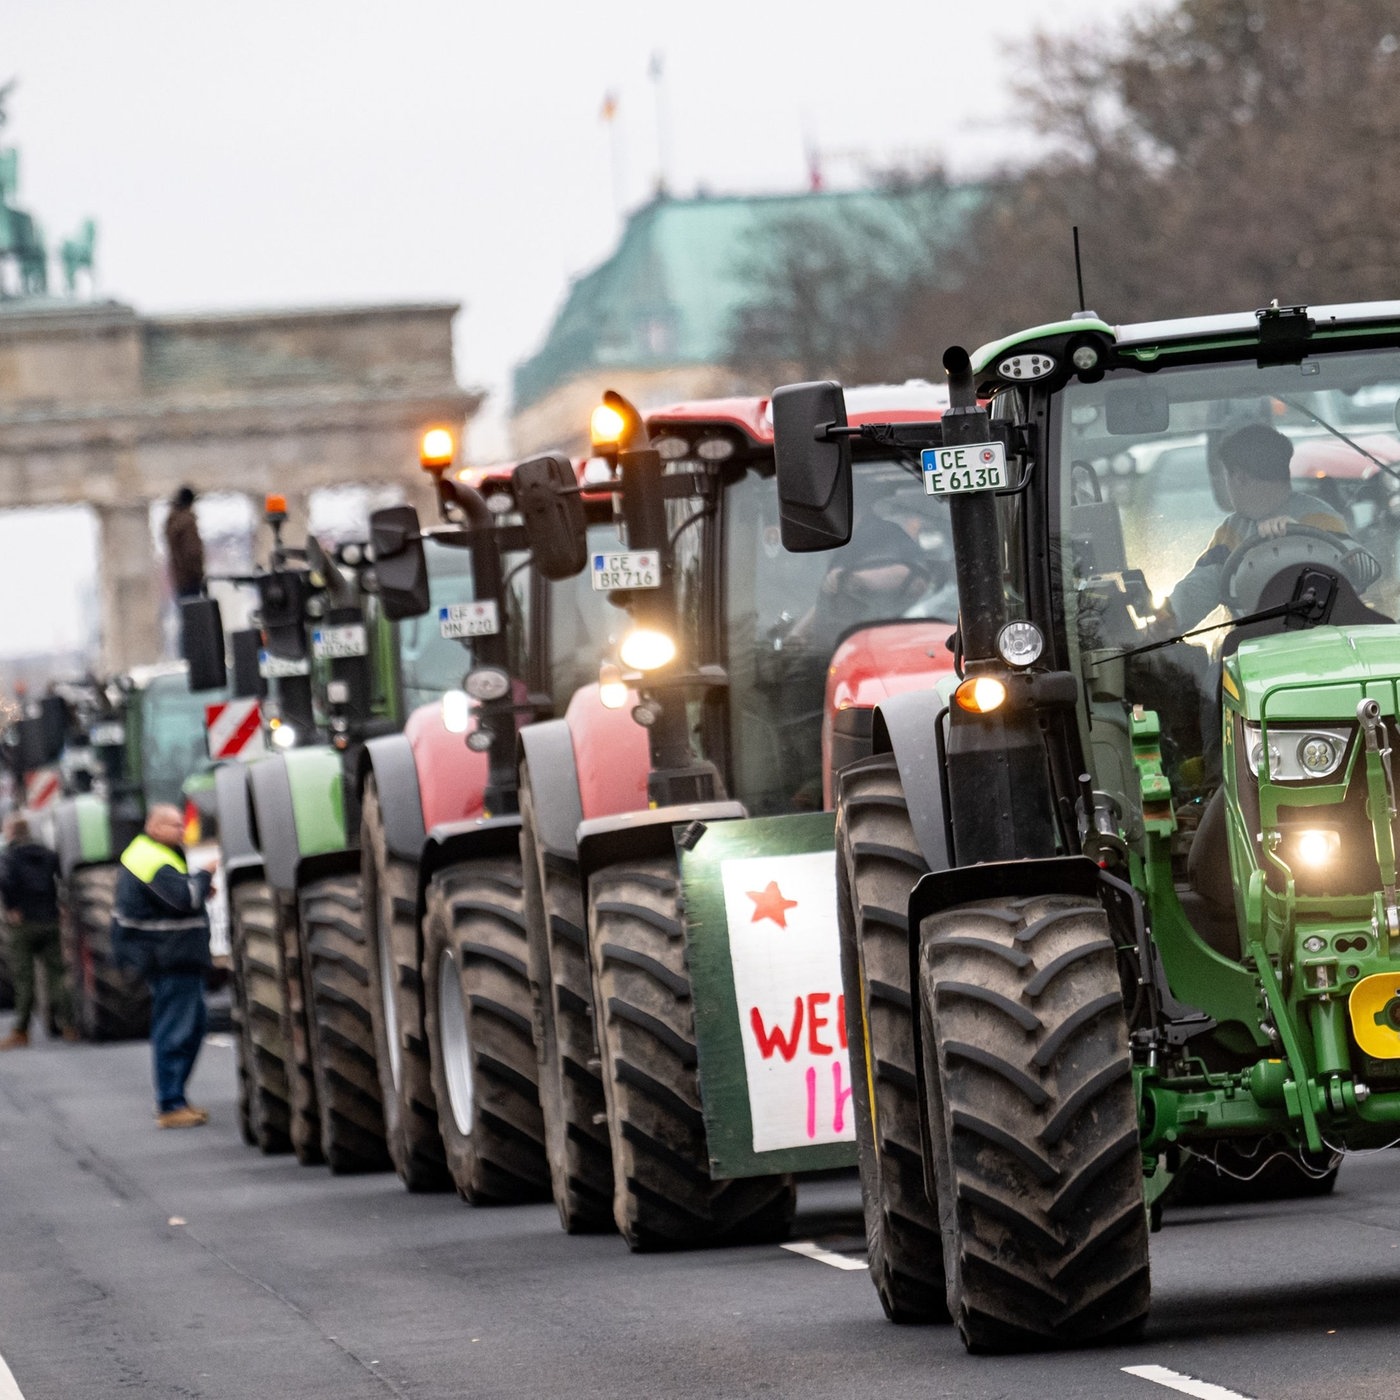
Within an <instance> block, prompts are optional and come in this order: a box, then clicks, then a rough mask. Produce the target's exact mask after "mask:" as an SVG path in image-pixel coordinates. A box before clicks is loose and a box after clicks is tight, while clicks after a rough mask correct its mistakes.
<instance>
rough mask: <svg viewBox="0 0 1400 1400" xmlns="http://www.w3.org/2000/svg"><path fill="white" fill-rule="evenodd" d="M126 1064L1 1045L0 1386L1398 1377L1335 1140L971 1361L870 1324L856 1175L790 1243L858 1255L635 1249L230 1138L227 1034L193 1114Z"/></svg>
mask: <svg viewBox="0 0 1400 1400" xmlns="http://www.w3.org/2000/svg"><path fill="white" fill-rule="evenodd" d="M7 1020H8V1018H0V1033H3V1031H4V1030H5V1029H7V1024H6V1022H7ZM148 1074H149V1069H148V1061H147V1051H146V1049H145V1047H144V1046H141V1045H118V1046H104V1047H92V1046H69V1045H49V1044H45V1043H43V1042H39V1043H37V1044H36V1045H34V1046H32V1047H31V1048H30V1049H28V1050H24V1051H17V1052H12V1053H9V1054H5V1055H0V1358H3V1363H4V1364H0V1400H14V1397H15V1396H16V1395H20V1396H23V1397H25V1400H110V1397H113V1396H119V1395H123V1394H132V1395H138V1396H141V1397H151V1400H159V1398H160V1397H166V1396H172V1397H173V1396H180V1397H210V1398H211V1400H212V1398H214V1397H217V1400H234V1397H238V1398H239V1400H243V1398H244V1397H258V1398H259V1400H261V1398H262V1397H308V1398H315V1400H319V1397H327V1398H328V1400H329V1397H335V1398H336V1400H359V1397H375V1398H376V1400H379V1397H385V1396H405V1397H413V1400H433V1397H448V1396H451V1397H466V1396H470V1397H473V1400H478V1398H479V1400H491V1398H492V1397H501V1400H507V1397H508V1400H522V1398H528V1397H537V1396H538V1397H546V1396H550V1397H552V1396H560V1397H578V1400H592V1397H614V1396H645V1397H678V1398H679V1397H749V1396H754V1397H760V1396H761V1397H765V1400H771V1398H772V1397H787V1396H793V1397H802V1400H819V1397H826V1396H831V1397H850V1396H855V1395H878V1396H880V1397H881V1398H882V1400H885V1398H886V1397H888V1398H889V1400H897V1398H898V1397H906V1396H908V1397H915V1396H917V1397H919V1400H935V1398H936V1397H942V1396H958V1397H963V1398H965V1400H983V1397H985V1400H992V1397H1008V1396H1036V1397H1120V1396H1121V1397H1130V1400H1131V1397H1141V1400H1152V1397H1154V1396H1157V1397H1170V1396H1171V1395H1173V1394H1180V1393H1188V1394H1197V1395H1204V1396H1207V1397H1214V1400H1228V1397H1229V1396H1230V1395H1238V1396H1248V1397H1254V1400H1284V1397H1307V1398H1308V1400H1316V1397H1317V1396H1319V1395H1328V1396H1331V1397H1346V1400H1352V1397H1358V1398H1360V1397H1370V1396H1377V1397H1379V1396H1385V1397H1387V1398H1388V1400H1389V1397H1393V1396H1394V1395H1395V1393H1396V1390H1397V1386H1398V1385H1400V1379H1398V1378H1397V1370H1400V1342H1397V1323H1396V1317H1397V1313H1400V1206H1397V1191H1396V1187H1397V1185H1400V1154H1395V1153H1381V1154H1377V1155H1375V1156H1372V1157H1368V1158H1358V1159H1352V1160H1349V1161H1348V1162H1347V1163H1346V1164H1345V1166H1344V1167H1343V1169H1342V1175H1341V1180H1340V1183H1339V1185H1338V1188H1337V1191H1336V1193H1335V1195H1333V1196H1332V1197H1331V1198H1330V1199H1327V1200H1324V1201H1321V1202H1311V1203H1306V1204H1297V1205H1294V1204H1287V1203H1281V1204H1274V1205H1261V1206H1253V1207H1243V1208H1230V1209H1223V1208H1221V1209H1213V1210H1206V1209H1198V1210H1194V1211H1182V1212H1179V1213H1178V1214H1176V1215H1175V1216H1169V1217H1168V1222H1167V1225H1166V1228H1165V1229H1164V1230H1163V1231H1162V1232H1161V1233H1160V1234H1158V1235H1156V1236H1154V1237H1153V1259H1152V1263H1153V1277H1154V1309H1153V1315H1152V1320H1151V1322H1150V1324H1149V1328H1148V1332H1147V1336H1146V1338H1145V1339H1144V1341H1143V1342H1141V1343H1140V1344H1137V1345H1134V1346H1131V1347H1124V1348H1101V1349H1097V1350H1091V1351H1081V1352H1070V1353H1061V1354H1054V1355H1042V1356H1026V1357H1013V1358H987V1357H970V1356H967V1355H966V1354H965V1353H964V1352H963V1349H962V1347H961V1345H960V1344H959V1343H958V1341H957V1339H956V1337H955V1336H954V1334H953V1333H952V1331H951V1329H949V1328H947V1327H919V1328H901V1327H894V1326H892V1325H890V1324H889V1323H887V1322H886V1321H885V1320H884V1318H883V1316H882V1314H881V1312H880V1307H879V1303H878V1302H877V1300H876V1297H875V1292H874V1290H873V1289H872V1288H871V1286H870V1282H869V1278H868V1276H867V1274H866V1273H865V1271H864V1269H863V1268H862V1267H860V1262H861V1261H862V1260H863V1253H862V1250H863V1241H862V1240H861V1238H860V1234H859V1231H860V1210H859V1205H860V1202H859V1189H858V1187H857V1185H856V1183H855V1181H854V1178H853V1177H842V1178H838V1179H826V1180H822V1181H818V1182H813V1183H811V1184H807V1185H804V1187H803V1189H802V1193H801V1200H800V1206H799V1217H798V1222H797V1229H796V1233H795V1235H794V1239H795V1240H798V1241H804V1240H805V1241H815V1242H816V1243H817V1245H818V1246H819V1247H821V1248H825V1249H827V1250H829V1251H831V1252H832V1253H833V1254H834V1255H835V1256H836V1262H839V1263H844V1264H847V1265H854V1266H855V1267H845V1268H842V1267H836V1266H835V1263H833V1262H823V1261H822V1260H821V1259H816V1258H812V1257H804V1256H803V1255H799V1254H796V1253H793V1252H792V1251H790V1250H785V1249H780V1248H778V1247H775V1246H769V1247H762V1248H750V1249H738V1250H727V1251H708V1252H698V1253H691V1254H673V1255H653V1256H646V1257H639V1256H632V1255H629V1254H628V1253H627V1250H626V1248H625V1246H624V1245H623V1244H622V1243H621V1241H620V1240H619V1239H617V1238H616V1237H613V1236H594V1237H582V1238H570V1237H567V1236H565V1235H564V1234H563V1233H562V1232H561V1231H560V1229H559V1226H558V1222H557V1219H556V1217H555V1214H554V1211H553V1209H552V1207H549V1206H526V1207H514V1208H504V1209H492V1210H473V1209H471V1208H470V1207H467V1206H464V1205H462V1204H461V1203H460V1202H458V1201H457V1200H456V1198H455V1197H451V1196H410V1195H408V1194H407V1193H406V1192H405V1191H403V1189H402V1188H401V1187H400V1185H399V1183H398V1181H397V1180H396V1179H395V1178H394V1177H392V1176H367V1177H346V1178H334V1177H332V1176H331V1175H330V1174H329V1173H328V1172H327V1171H326V1170H325V1169H324V1168H304V1167H299V1166H297V1165H296V1163H295V1162H294V1161H293V1160H292V1159H291V1158H289V1157H263V1156H260V1155H259V1154H258V1153H257V1152H255V1151H253V1150H252V1149H250V1148H247V1147H245V1146H243V1145H242V1143H241V1141H240V1140H239V1137H238V1132H237V1127H236V1123H235V1120H234V1105H233V1052H232V1049H231V1048H230V1046H229V1044H228V1042H227V1038H226V1037H214V1038H213V1039H212V1040H211V1043H210V1044H209V1045H207V1046H206V1048H205V1051H204V1055H203V1058H202V1060H201V1064H200V1067H199V1070H198V1071H197V1073H196V1078H195V1081H194V1084H193V1085H192V1090H193V1095H194V1097H195V1100H196V1101H197V1102H200V1103H203V1104H205V1105H206V1106H207V1107H209V1108H210V1109H211V1111H212V1113H213V1122H212V1123H211V1124H210V1126H208V1127H207V1128H201V1129H195V1130H191V1131H185V1132H160V1131H158V1130H157V1129H156V1128H155V1126H154V1123H153V1121H152V1117H151V1108H150V1101H149V1089H148ZM6 1366H8V1374H7V1371H6V1369H5V1367H6ZM1128 1367H1135V1368H1144V1367H1146V1368H1159V1369H1157V1370H1155V1371H1151V1372H1149V1373H1148V1375H1146V1376H1142V1375H1139V1374H1134V1373H1130V1372H1129V1371H1127V1370H1125V1368H1128ZM11 1376H12V1379H11ZM1173 1377H1178V1378H1180V1377H1188V1378H1195V1379H1196V1380H1198V1381H1203V1382H1207V1383H1209V1384H1211V1385H1214V1386H1216V1387H1220V1389H1218V1390H1209V1389H1205V1390H1203V1389H1201V1388H1200V1387H1199V1386H1197V1388H1196V1389H1194V1390H1186V1391H1182V1390H1179V1389H1177V1390H1173V1389H1172V1388H1171V1387H1172V1386H1173V1385H1175V1386H1181V1385H1184V1384H1186V1381H1184V1380H1181V1379H1176V1380H1173Z"/></svg>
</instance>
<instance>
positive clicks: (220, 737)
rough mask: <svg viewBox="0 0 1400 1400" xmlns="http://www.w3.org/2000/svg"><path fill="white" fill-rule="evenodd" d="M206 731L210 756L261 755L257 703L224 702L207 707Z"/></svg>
mask: <svg viewBox="0 0 1400 1400" xmlns="http://www.w3.org/2000/svg"><path fill="white" fill-rule="evenodd" d="M204 730H205V734H206V737H207V738H208V741H209V757H210V758H213V759H220V758H247V757H249V756H250V755H252V754H255V753H262V752H263V750H264V748H265V747H266V746H265V745H264V743H263V733H262V713H261V711H260V710H259V709H258V702H257V700H255V699H254V700H248V699H244V700H225V701H223V702H222V703H221V704H218V705H206V706H205V707H204Z"/></svg>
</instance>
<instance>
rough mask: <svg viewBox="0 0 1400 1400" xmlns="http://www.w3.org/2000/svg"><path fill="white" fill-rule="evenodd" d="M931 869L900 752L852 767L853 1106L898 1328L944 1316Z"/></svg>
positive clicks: (848, 878)
mask: <svg viewBox="0 0 1400 1400" xmlns="http://www.w3.org/2000/svg"><path fill="white" fill-rule="evenodd" d="M927 870H928V865H927V863H926V862H925V861H924V858H923V855H922V853H921V852H920V850H919V845H918V842H917V841H916V840H915V839H914V829H913V826H912V824H911V823H910V820H909V807H908V804H907V802H906V801H905V797H904V786H903V783H902V782H901V781H900V777H899V769H898V767H897V766H896V764H895V761H894V755H893V754H881V755H879V756H878V757H876V758H873V759H867V760H866V761H864V762H862V763H860V764H857V765H856V766H855V767H854V768H849V769H846V770H845V771H844V772H843V773H842V775H841V796H840V800H839V801H838V803H837V816H836V918H837V924H838V926H839V929H840V941H841V982H842V988H843V991H844V993H845V999H846V1022H847V1034H848V1040H849V1043H850V1051H851V1108H852V1112H853V1114H854V1116H855V1127H856V1147H857V1150H858V1152H859V1158H860V1186H861V1197H862V1200H863V1202H864V1205H865V1238H866V1250H867V1254H868V1256H869V1260H870V1278H871V1281H872V1282H873V1283H874V1285H875V1291H876V1292H877V1293H878V1294H879V1296H880V1303H881V1305H882V1306H883V1307H884V1309H885V1316H886V1317H888V1318H889V1319H890V1321H892V1322H946V1321H947V1319H948V1301H947V1296H946V1294H947V1283H946V1280H945V1278H944V1274H943V1241H942V1237H941V1235H940V1234H939V1229H938V1212H937V1210H936V1209H935V1208H934V1207H933V1205H932V1204H930V1202H929V1199H928V1193H927V1189H926V1186H925V1179H924V1150H923V1138H922V1133H921V1131H920V1128H919V1085H918V1077H917V1073H916V1068H915V1052H914V1011H913V998H912V995H911V993H910V970H909V918H908V908H909V894H910V891H911V890H912V889H913V888H914V886H915V884H917V883H918V880H919V878H920V877H921V876H922V875H923V874H924V873H925V872H926V871H927ZM872 1091H873V1095H874V1100H873V1102H872V1097H871V1096H872Z"/></svg>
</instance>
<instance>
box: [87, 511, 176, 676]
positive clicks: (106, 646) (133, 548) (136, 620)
mask: <svg viewBox="0 0 1400 1400" xmlns="http://www.w3.org/2000/svg"><path fill="white" fill-rule="evenodd" d="M95 510H96V513H97V539H98V556H99V557H98V579H99V585H100V587H101V589H102V668H103V671H104V672H106V673H109V674H110V673H113V672H118V671H127V670H130V669H131V667H133V666H140V665H144V664H146V663H148V662H151V661H156V660H158V659H159V658H160V655H161V651H162V644H161V643H162V638H161V616H160V613H161V604H162V600H163V598H164V596H165V587H164V580H163V578H162V577H161V565H160V564H159V563H158V562H157V561H156V557H155V542H154V540H153V539H152V538H151V512H150V506H149V504H148V503H147V502H145V501H138V502H135V503H132V504H124V505H119V506H113V505H100V506H97V507H95Z"/></svg>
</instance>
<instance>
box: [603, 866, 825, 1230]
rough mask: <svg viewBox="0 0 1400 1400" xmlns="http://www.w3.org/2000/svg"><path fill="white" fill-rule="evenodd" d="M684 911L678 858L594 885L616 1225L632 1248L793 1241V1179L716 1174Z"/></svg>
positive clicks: (617, 870)
mask: <svg viewBox="0 0 1400 1400" xmlns="http://www.w3.org/2000/svg"><path fill="white" fill-rule="evenodd" d="M680 904H681V881H680V871H679V869H678V868H677V866H676V861H675V859H674V857H659V858H656V859H652V860H638V861H632V862H628V863H625V864H621V863H620V864H617V865H613V866H609V867H607V868H606V869H604V870H600V871H598V872H597V873H596V874H595V875H594V876H593V877H592V879H591V880H590V881H589V909H588V943H589V950H590V953H591V956H592V962H593V977H594V986H595V987H596V988H597V1025H598V1039H599V1048H600V1050H601V1052H602V1064H603V1086H604V1089H605V1091H606V1096H607V1109H608V1137H609V1140H610V1143H611V1148H612V1162H613V1218H614V1219H615V1221H616V1222H617V1228H618V1229H619V1230H620V1231H621V1232H622V1236H623V1238H624V1239H625V1240H626V1241H627V1244H628V1247H629V1248H631V1249H633V1250H651V1249H689V1248H695V1247H696V1246H698V1245H714V1244H756V1243H768V1242H772V1241H775V1240H782V1239H786V1238H787V1234H788V1231H789V1229H790V1227H791V1225H792V1217H793V1214H794V1212H795V1210H796V1207H797V1191H796V1187H795V1186H794V1184H793V1179H792V1177H791V1176H787V1175H782V1176H751V1177H739V1178H736V1179H735V1180H732V1181H717V1180H715V1179H714V1178H713V1177H711V1175H710V1164H709V1150H708V1147H707V1144H706V1137H705V1118H704V1114H703V1113H702V1111H701V1105H700V1076H699V1071H698V1067H697V1060H696V1050H695V1008H694V1004H693V1002H692V1000H691V991H690V974H689V971H688V969H687V967H686V955H685V920H684V917H683V916H682V913H681V907H680Z"/></svg>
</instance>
